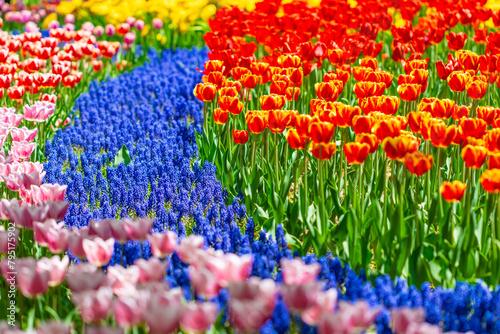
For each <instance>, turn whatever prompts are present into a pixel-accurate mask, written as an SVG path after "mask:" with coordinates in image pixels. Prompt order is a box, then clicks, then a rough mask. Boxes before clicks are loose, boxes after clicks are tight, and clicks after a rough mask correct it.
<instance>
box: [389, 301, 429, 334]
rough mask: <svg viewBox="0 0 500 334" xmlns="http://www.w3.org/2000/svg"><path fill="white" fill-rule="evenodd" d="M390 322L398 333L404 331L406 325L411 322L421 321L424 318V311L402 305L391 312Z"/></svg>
mask: <svg viewBox="0 0 500 334" xmlns="http://www.w3.org/2000/svg"><path fill="white" fill-rule="evenodd" d="M391 318H392V324H393V326H394V331H395V332H396V333H397V334H399V333H406V330H407V328H408V326H410V324H412V323H422V322H424V320H425V313H424V310H422V309H411V308H408V307H403V308H400V309H397V310H393V311H392V312H391Z"/></svg>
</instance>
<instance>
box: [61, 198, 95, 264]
mask: <svg viewBox="0 0 500 334" xmlns="http://www.w3.org/2000/svg"><path fill="white" fill-rule="evenodd" d="M66 203H67V202H66ZM88 233H89V229H88V227H84V228H80V229H78V228H76V227H74V226H73V227H72V228H71V233H70V234H69V236H68V249H69V251H70V252H71V254H72V255H73V256H76V257H78V258H80V259H84V258H85V251H84V250H83V240H85V239H86V238H87V236H88Z"/></svg>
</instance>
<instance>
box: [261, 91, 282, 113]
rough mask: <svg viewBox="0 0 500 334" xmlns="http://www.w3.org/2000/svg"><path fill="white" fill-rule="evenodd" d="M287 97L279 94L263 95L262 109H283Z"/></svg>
mask: <svg viewBox="0 0 500 334" xmlns="http://www.w3.org/2000/svg"><path fill="white" fill-rule="evenodd" d="M285 102H286V99H285V98H284V97H283V96H281V95H277V94H271V95H263V96H261V97H260V106H261V108H262V110H272V109H281V108H283V106H284V105H285Z"/></svg>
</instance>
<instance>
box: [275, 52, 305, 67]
mask: <svg viewBox="0 0 500 334" xmlns="http://www.w3.org/2000/svg"><path fill="white" fill-rule="evenodd" d="M300 62H301V60H300V57H299V56H295V55H287V54H286V55H281V56H279V57H278V66H280V67H281V68H289V67H295V68H297V67H299V66H300Z"/></svg>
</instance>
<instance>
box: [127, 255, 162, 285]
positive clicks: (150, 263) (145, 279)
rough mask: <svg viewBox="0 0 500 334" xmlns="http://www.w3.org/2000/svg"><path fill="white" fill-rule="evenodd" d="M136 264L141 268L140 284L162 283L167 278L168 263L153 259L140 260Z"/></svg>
mask: <svg viewBox="0 0 500 334" xmlns="http://www.w3.org/2000/svg"><path fill="white" fill-rule="evenodd" d="M134 264H135V265H136V266H137V267H138V268H139V282H140V283H142V284H146V283H149V282H161V281H162V280H163V279H164V278H165V271H166V269H167V265H168V262H167V261H161V260H160V259H157V258H154V257H153V258H151V259H149V260H144V259H138V260H136V261H135V263H134Z"/></svg>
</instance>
